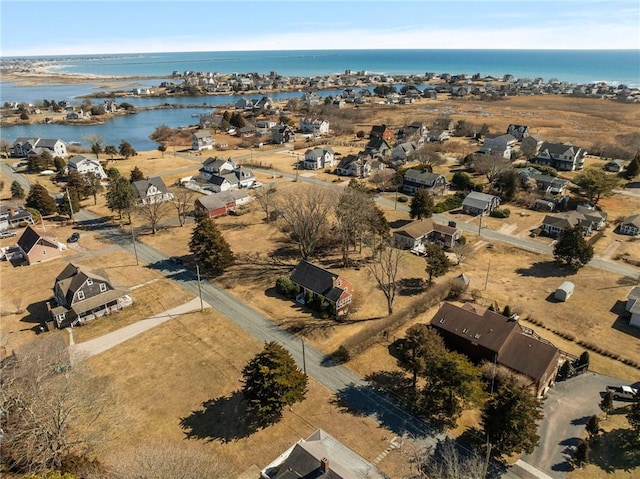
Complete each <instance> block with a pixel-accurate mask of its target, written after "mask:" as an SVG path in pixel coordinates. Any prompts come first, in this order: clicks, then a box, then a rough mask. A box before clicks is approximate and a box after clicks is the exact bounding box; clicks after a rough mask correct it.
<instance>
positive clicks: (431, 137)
mask: <svg viewBox="0 0 640 479" xmlns="http://www.w3.org/2000/svg"><path fill="white" fill-rule="evenodd" d="M449 138H451V136H450V135H449V132H448V131H445V130H437V129H436V130H430V131H429V133H427V136H426V140H427V141H437V142H439V143H442V142H443V141H445V140H448V139H449Z"/></svg>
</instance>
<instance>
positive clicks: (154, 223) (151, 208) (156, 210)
mask: <svg viewBox="0 0 640 479" xmlns="http://www.w3.org/2000/svg"><path fill="white" fill-rule="evenodd" d="M136 212H137V213H138V214H139V215H140V216H142V217H143V218H144V219H145V220H147V222H148V223H149V227H150V228H151V232H152V233H153V234H156V233H157V232H158V225H159V224H160V221H162V219H163V218H164V217H165V216H167V214H168V210H167V205H166V204H165V203H164V202H163V201H154V202H149V203H146V204H144V205H140V206H138V207H137V208H136Z"/></svg>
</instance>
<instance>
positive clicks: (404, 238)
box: [393, 218, 462, 250]
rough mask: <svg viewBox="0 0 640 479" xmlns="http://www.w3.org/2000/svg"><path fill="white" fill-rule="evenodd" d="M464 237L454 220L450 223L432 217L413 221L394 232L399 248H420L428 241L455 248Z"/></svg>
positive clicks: (395, 243) (394, 240)
mask: <svg viewBox="0 0 640 479" xmlns="http://www.w3.org/2000/svg"><path fill="white" fill-rule="evenodd" d="M461 237H462V230H461V229H460V228H456V226H455V223H454V222H449V224H448V225H443V224H440V223H436V222H435V221H433V220H432V219H431V218H425V219H421V220H416V221H412V222H411V223H409V224H406V225H404V226H403V227H401V228H398V229H397V230H395V231H394V232H393V242H394V245H395V246H396V247H397V248H405V249H411V250H415V249H419V248H420V247H421V246H423V245H424V244H426V243H435V244H438V245H440V246H442V247H443V248H453V247H454V246H455V244H456V241H458V240H459V239H460V238H461Z"/></svg>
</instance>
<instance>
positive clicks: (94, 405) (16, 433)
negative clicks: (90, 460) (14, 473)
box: [0, 335, 116, 472]
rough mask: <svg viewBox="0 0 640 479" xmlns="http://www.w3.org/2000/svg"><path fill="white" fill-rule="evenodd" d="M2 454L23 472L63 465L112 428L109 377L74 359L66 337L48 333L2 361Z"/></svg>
mask: <svg viewBox="0 0 640 479" xmlns="http://www.w3.org/2000/svg"><path fill="white" fill-rule="evenodd" d="M0 368H1V371H0V372H1V373H2V374H1V375H0V385H1V387H0V410H1V411H2V412H3V414H2V418H1V424H2V430H3V433H4V437H3V455H4V458H3V460H5V461H6V462H7V463H10V464H11V465H12V466H13V467H14V469H16V470H19V471H21V472H42V471H44V470H45V469H49V468H54V469H59V468H60V465H61V463H62V460H63V459H64V457H65V456H66V455H68V454H69V453H71V452H73V453H74V454H76V455H86V454H88V453H90V452H91V451H92V450H93V448H94V447H95V446H97V445H98V444H100V443H102V442H104V440H105V439H106V436H107V432H108V431H112V430H113V429H114V421H115V420H116V418H115V415H114V416H113V417H110V416H112V414H111V413H112V412H113V411H114V410H115V408H114V409H110V406H111V405H113V404H114V403H115V401H114V396H113V393H112V390H111V389H110V382H109V381H108V379H107V378H106V377H97V376H95V375H94V374H93V373H92V372H91V371H90V370H89V369H88V366H87V364H86V363H84V362H82V361H73V362H72V358H71V357H70V355H69V352H68V349H67V347H66V344H65V342H64V339H63V338H62V337H61V336H59V335H51V336H44V337H41V338H38V340H36V341H34V342H32V343H30V344H29V345H27V346H25V347H23V348H22V349H20V350H18V351H16V352H14V354H13V355H12V356H10V357H8V358H5V359H4V360H3V361H2V362H1V363H0Z"/></svg>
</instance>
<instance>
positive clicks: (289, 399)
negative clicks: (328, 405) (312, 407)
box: [242, 341, 308, 427]
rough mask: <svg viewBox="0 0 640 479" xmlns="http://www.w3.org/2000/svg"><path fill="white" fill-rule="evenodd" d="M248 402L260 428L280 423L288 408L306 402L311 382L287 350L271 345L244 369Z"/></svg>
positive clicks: (275, 344) (274, 344)
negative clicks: (308, 385)
mask: <svg viewBox="0 0 640 479" xmlns="http://www.w3.org/2000/svg"><path fill="white" fill-rule="evenodd" d="M242 378H243V383H244V386H243V388H242V392H243V393H244V400H245V401H246V402H247V404H248V406H249V410H250V411H251V412H252V413H253V414H254V415H255V419H256V421H257V423H258V425H259V426H263V427H264V426H267V425H269V424H273V423H275V422H277V421H278V420H280V418H281V417H282V410H283V409H284V407H285V406H291V405H293V404H295V403H297V402H300V401H302V400H304V398H305V395H306V393H307V382H308V378H307V375H306V374H305V373H303V372H302V371H300V369H299V368H298V366H297V365H296V362H295V361H294V360H293V358H292V357H291V354H289V351H287V350H286V349H285V348H284V347H283V346H281V345H280V344H278V343H276V342H274V341H271V342H269V343H265V346H264V349H263V350H262V351H261V352H260V353H258V354H257V355H256V356H254V358H253V359H251V361H249V363H248V364H247V365H246V366H245V367H244V368H243V370H242Z"/></svg>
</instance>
